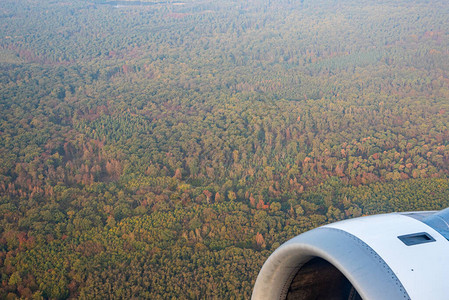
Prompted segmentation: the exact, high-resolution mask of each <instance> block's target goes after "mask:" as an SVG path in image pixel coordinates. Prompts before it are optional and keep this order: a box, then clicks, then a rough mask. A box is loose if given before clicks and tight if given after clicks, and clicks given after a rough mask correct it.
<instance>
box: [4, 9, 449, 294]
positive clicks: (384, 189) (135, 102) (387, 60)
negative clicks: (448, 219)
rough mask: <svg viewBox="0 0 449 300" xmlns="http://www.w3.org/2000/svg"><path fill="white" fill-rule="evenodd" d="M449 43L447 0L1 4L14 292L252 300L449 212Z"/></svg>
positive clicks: (7, 259) (9, 280)
mask: <svg viewBox="0 0 449 300" xmlns="http://www.w3.org/2000/svg"><path fill="white" fill-rule="evenodd" d="M448 46H449V3H448V2H447V1H444V0H413V1H412V0H398V1H383V0H381V1H372V0H298V1H297V0H276V1H264V0H252V1H237V0H226V1H216V0H210V1H205V0H185V1H184V2H176V1H166V2H159V1H155V2H138V1H132V2H126V1H110V2H107V1H103V0H98V1H85V0H72V1H64V0H39V1H34V0H2V1H0V276H1V277H0V298H2V299H16V298H21V299H67V298H82V299H104V298H113V299H131V298H151V299H167V298H173V299H203V298H206V299H216V298H218V299H248V298H249V297H250V295H251V290H252V286H253V284H254V281H255V279H256V277H257V273H258V271H259V269H260V268H261V266H262V264H263V262H264V260H265V259H266V258H267V257H268V256H269V254H270V253H271V252H272V251H273V250H274V249H276V248H277V247H278V246H279V245H280V244H282V243H283V242H285V241H286V240H288V239H290V238H292V237H294V236H295V235H298V234H300V233H301V232H304V231H306V230H309V229H312V228H315V227H317V226H320V225H323V224H326V223H329V222H334V221H337V220H342V219H345V218H352V217H358V216H362V215H370V214H376V213H384V212H392V211H408V210H432V209H441V208H444V207H447V206H449V176H448V175H449V60H448V55H449V48H448Z"/></svg>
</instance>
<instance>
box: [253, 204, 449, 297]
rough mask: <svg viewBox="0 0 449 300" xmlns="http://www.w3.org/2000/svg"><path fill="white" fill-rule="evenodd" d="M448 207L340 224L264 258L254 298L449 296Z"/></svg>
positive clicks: (299, 238) (310, 233)
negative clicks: (437, 210) (434, 210)
mask: <svg viewBox="0 0 449 300" xmlns="http://www.w3.org/2000/svg"><path fill="white" fill-rule="evenodd" d="M448 239H449V208H447V209H445V210H442V211H439V212H408V213H391V214H384V215H376V216H369V217H361V218H356V219H351V220H345V221H341V222H336V223H333V224H329V225H326V226H322V227H319V228H316V229H313V230H311V231H308V232H305V233H303V234H300V235H298V236H296V237H294V238H293V239H291V240H289V241H287V242H286V243H284V244H283V245H281V246H280V247H279V248H278V249H276V251H274V252H273V253H272V254H271V256H270V257H269V258H268V259H267V261H266V262H265V263H264V265H263V267H262V269H261V270H260V273H259V275H258V277H257V280H256V283H255V285H254V289H253V295H252V299H257V300H260V299H267V300H273V299H301V300H305V299H379V300H385V299H413V300H421V299H422V300H428V299H449V242H448Z"/></svg>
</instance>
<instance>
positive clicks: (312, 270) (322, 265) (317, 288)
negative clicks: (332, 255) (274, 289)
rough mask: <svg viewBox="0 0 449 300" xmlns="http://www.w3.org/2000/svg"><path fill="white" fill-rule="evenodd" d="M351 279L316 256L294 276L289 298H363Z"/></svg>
mask: <svg viewBox="0 0 449 300" xmlns="http://www.w3.org/2000/svg"><path fill="white" fill-rule="evenodd" d="M361 299H362V298H361V297H360V295H359V294H358V293H357V291H356V290H355V288H354V287H353V286H352V284H351V283H350V282H349V280H348V279H347V278H346V277H345V276H344V275H343V274H342V273H341V272H340V271H339V270H338V269H337V268H336V267H334V266H333V265H332V264H330V263H329V262H327V261H326V260H324V259H322V258H319V257H315V258H313V259H311V260H310V261H308V262H307V263H306V264H304V265H303V266H302V267H301V269H299V271H298V272H297V273H296V275H295V277H294V278H293V280H292V282H291V284H290V287H289V290H288V293H287V300H361Z"/></svg>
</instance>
